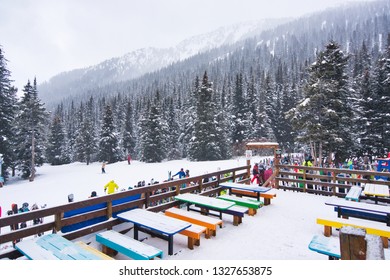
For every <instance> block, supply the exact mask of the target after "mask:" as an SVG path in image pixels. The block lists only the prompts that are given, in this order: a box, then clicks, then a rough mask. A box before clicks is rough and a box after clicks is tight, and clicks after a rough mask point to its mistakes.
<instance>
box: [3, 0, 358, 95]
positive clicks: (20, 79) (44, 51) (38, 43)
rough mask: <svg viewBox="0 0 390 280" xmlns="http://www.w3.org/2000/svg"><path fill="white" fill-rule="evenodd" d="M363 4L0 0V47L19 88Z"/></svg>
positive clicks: (322, 0)
mask: <svg viewBox="0 0 390 280" xmlns="http://www.w3.org/2000/svg"><path fill="white" fill-rule="evenodd" d="M351 1H362V0H348V1H346V0H344V1H342V0H0V45H1V46H2V49H3V52H4V55H5V57H6V59H7V60H8V69H9V70H10V71H11V78H12V79H13V80H15V83H14V84H15V85H16V86H17V87H18V88H19V90H21V89H22V86H23V85H25V84H26V83H27V80H28V79H30V80H33V79H34V77H35V76H36V77H37V82H38V83H41V82H43V81H46V80H48V79H50V78H51V77H52V76H54V75H56V74H58V73H60V72H63V71H68V70H72V69H75V68H82V67H87V66H91V65H94V64H97V63H99V62H101V61H103V60H106V59H109V58H112V57H117V56H121V55H124V54H125V53H128V52H130V51H133V50H136V49H139V48H143V47H170V46H174V45H176V44H177V43H179V42H181V41H182V40H184V39H186V38H188V37H191V36H193V35H199V34H203V33H206V32H209V31H213V30H215V29H217V28H218V27H221V26H225V25H230V24H234V23H238V22H243V21H248V20H259V19H264V18H280V17H298V16H301V15H304V14H307V13H311V12H315V11H319V10H323V9H325V8H328V7H334V6H337V5H340V4H342V3H347V2H351Z"/></svg>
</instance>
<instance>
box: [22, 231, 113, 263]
mask: <svg viewBox="0 0 390 280" xmlns="http://www.w3.org/2000/svg"><path fill="white" fill-rule="evenodd" d="M15 247H16V249H18V250H19V251H20V252H21V253H22V254H23V255H25V256H26V257H27V258H28V259H30V260H105V259H107V258H106V257H107V256H105V255H103V254H101V253H100V254H97V253H96V252H95V251H93V250H89V249H86V248H84V247H83V246H79V245H78V244H76V243H75V242H72V241H70V240H68V239H66V238H64V237H62V236H61V235H59V234H47V235H43V236H41V237H38V238H34V239H27V240H23V241H21V242H18V243H16V245H15Z"/></svg>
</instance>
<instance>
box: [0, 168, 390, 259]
mask: <svg viewBox="0 0 390 280" xmlns="http://www.w3.org/2000/svg"><path fill="white" fill-rule="evenodd" d="M294 170H297V171H298V172H296V171H294ZM250 171H251V166H250V165H246V166H241V167H237V168H232V169H227V170H220V171H217V172H213V173H209V174H205V175H202V176H196V177H190V178H184V179H180V180H174V181H168V182H164V183H160V184H155V185H150V186H145V187H139V188H135V189H132V190H128V191H122V192H119V193H115V194H111V195H105V196H101V197H94V198H89V199H87V200H82V201H77V202H72V203H69V204H64V205H59V206H54V207H49V208H45V209H39V210H34V211H30V212H25V213H20V214H15V215H11V216H7V217H3V218H0V229H1V234H0V247H1V246H2V245H4V244H5V243H10V242H11V241H13V240H18V239H22V238H31V237H32V236H34V235H37V234H39V233H42V232H60V231H61V230H62V229H63V228H64V227H66V226H71V225H75V224H78V223H81V222H83V221H87V220H90V219H93V218H96V217H101V216H105V217H106V219H105V220H104V221H103V222H99V223H96V224H94V225H91V226H87V227H83V228H81V229H79V230H75V231H71V232H68V233H64V234H63V236H64V237H66V238H67V239H69V240H72V239H76V238H79V237H83V236H86V235H89V234H91V233H94V232H98V231H101V230H105V229H112V228H113V227H114V226H117V225H119V224H122V221H120V220H119V219H117V218H115V217H114V216H113V213H117V212H120V211H125V210H128V209H131V208H134V207H141V208H148V210H150V211H154V212H159V211H163V210H165V209H168V208H170V207H172V206H176V205H178V203H177V202H176V201H175V200H174V196H176V195H178V194H182V193H187V192H191V193H201V194H202V195H208V196H211V195H214V196H216V195H218V194H219V193H220V192H221V191H222V190H223V189H222V188H221V187H219V183H221V182H225V181H229V180H232V181H239V182H242V183H248V182H249V180H250ZM226 174H229V176H226ZM375 176H389V178H390V173H388V172H374V171H361V170H350V169H336V168H320V167H307V166H295V165H276V166H275V169H274V173H273V175H272V176H271V178H270V179H269V180H268V181H267V182H266V184H267V185H272V186H273V187H275V188H279V189H284V190H292V191H298V192H307V193H313V194H319V195H328V196H338V197H345V195H346V194H347V192H348V190H349V188H351V186H354V185H364V184H366V183H375V184H383V185H389V184H390V181H378V180H375V179H374V178H375ZM205 178H214V180H209V182H207V183H204V181H205ZM137 195H138V197H139V198H138V199H135V200H132V201H127V202H124V203H120V204H117V203H113V202H115V201H118V200H121V199H124V198H126V197H129V196H137ZM378 201H382V202H386V203H390V199H389V198H378ZM99 204H103V205H104V207H101V208H98V209H95V210H91V211H89V212H84V213H82V214H80V215H74V216H71V217H65V216H64V213H66V212H68V211H73V210H77V209H82V208H88V207H92V206H94V205H99ZM37 218H44V223H42V224H39V225H31V226H30V225H29V226H28V227H26V228H23V229H18V230H14V231H10V227H11V226H12V225H14V224H19V223H22V222H27V223H31V221H32V220H34V219H37ZM127 230H128V229H127ZM124 231H126V229H124ZM20 256H21V254H20V253H19V252H18V251H17V250H14V249H11V250H8V249H6V250H0V259H2V258H10V259H15V258H17V257H20Z"/></svg>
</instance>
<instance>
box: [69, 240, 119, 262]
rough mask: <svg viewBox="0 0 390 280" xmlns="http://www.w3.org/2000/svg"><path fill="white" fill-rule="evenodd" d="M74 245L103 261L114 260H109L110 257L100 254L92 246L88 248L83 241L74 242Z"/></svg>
mask: <svg viewBox="0 0 390 280" xmlns="http://www.w3.org/2000/svg"><path fill="white" fill-rule="evenodd" d="M75 244H76V245H77V246H80V247H82V248H83V249H85V250H87V251H89V252H91V253H92V254H94V255H96V256H99V257H100V258H101V259H103V260H114V258H111V257H110V256H108V255H106V254H104V253H102V252H100V251H99V250H98V249H96V248H94V247H92V246H89V245H88V244H86V243H84V242H83V241H76V242H75Z"/></svg>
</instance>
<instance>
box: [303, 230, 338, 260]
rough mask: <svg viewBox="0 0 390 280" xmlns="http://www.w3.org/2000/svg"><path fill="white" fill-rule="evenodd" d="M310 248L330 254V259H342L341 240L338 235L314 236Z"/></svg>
mask: <svg viewBox="0 0 390 280" xmlns="http://www.w3.org/2000/svg"><path fill="white" fill-rule="evenodd" d="M309 249H310V250H312V251H315V252H317V253H320V254H324V255H327V256H329V259H340V257H341V255H340V242H339V238H336V237H325V236H322V235H315V236H313V238H312V240H311V241H310V243H309Z"/></svg>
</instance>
